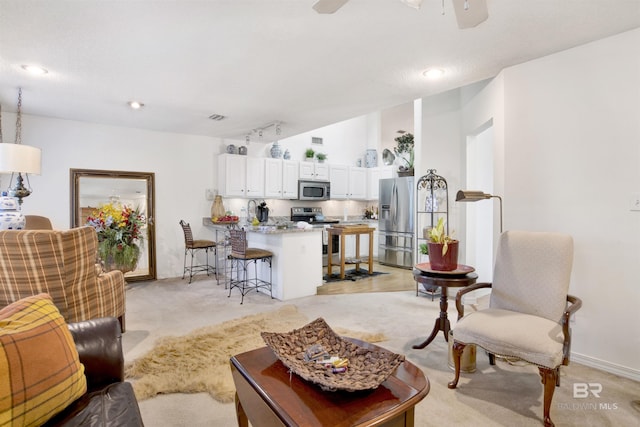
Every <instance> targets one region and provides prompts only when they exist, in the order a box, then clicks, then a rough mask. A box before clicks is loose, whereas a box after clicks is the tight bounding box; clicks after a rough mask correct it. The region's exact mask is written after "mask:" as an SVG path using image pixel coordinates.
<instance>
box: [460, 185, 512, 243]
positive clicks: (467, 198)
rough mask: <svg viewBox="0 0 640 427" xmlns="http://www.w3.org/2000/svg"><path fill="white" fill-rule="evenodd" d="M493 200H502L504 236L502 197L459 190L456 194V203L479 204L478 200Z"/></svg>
mask: <svg viewBox="0 0 640 427" xmlns="http://www.w3.org/2000/svg"><path fill="white" fill-rule="evenodd" d="M491 198H495V199H498V200H500V234H502V197H500V196H494V195H493V194H487V193H483V192H482V191H472V190H458V192H457V193H456V202H477V201H478V200H486V199H491Z"/></svg>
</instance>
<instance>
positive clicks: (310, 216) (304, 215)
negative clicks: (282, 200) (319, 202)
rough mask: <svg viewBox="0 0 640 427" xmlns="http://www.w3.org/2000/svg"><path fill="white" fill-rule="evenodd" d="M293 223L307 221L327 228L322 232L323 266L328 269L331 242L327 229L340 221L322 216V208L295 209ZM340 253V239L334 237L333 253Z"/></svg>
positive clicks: (332, 241) (332, 240) (332, 242)
mask: <svg viewBox="0 0 640 427" xmlns="http://www.w3.org/2000/svg"><path fill="white" fill-rule="evenodd" d="M291 221H296V222H297V221H305V222H308V223H309V224H311V226H313V227H319V228H325V230H323V231H322V265H323V267H326V266H327V264H328V262H327V261H328V260H327V257H328V253H329V241H328V233H327V231H326V228H328V227H330V226H331V224H338V223H339V222H340V221H338V220H337V219H327V218H325V216H324V215H323V214H322V208H320V207H294V208H291ZM339 251H340V237H339V236H333V238H332V239H331V252H332V253H333V254H336V255H337V254H338V253H339Z"/></svg>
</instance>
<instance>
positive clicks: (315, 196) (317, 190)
mask: <svg viewBox="0 0 640 427" xmlns="http://www.w3.org/2000/svg"><path fill="white" fill-rule="evenodd" d="M330 196H331V183H330V182H329V181H305V180H302V179H301V180H299V181H298V200H329V197H330Z"/></svg>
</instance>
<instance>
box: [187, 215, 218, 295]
mask: <svg viewBox="0 0 640 427" xmlns="http://www.w3.org/2000/svg"><path fill="white" fill-rule="evenodd" d="M180 225H181V226H182V231H183V232H184V269H183V270H182V278H183V279H184V276H185V274H186V273H187V271H188V272H189V283H191V279H193V276H194V275H195V274H197V273H199V272H203V271H204V272H206V273H207V276H209V275H210V274H211V273H215V274H216V279H217V272H218V269H217V260H218V256H217V252H216V242H214V241H213V240H193V233H191V226H190V225H189V224H188V223H186V222H184V220H180ZM200 250H204V251H205V254H206V257H207V262H206V264H197V265H193V258H194V256H195V254H196V252H198V251H200ZM209 251H213V253H214V255H215V256H214V258H215V260H216V261H215V266H211V265H209ZM187 254H191V264H190V265H189V266H187Z"/></svg>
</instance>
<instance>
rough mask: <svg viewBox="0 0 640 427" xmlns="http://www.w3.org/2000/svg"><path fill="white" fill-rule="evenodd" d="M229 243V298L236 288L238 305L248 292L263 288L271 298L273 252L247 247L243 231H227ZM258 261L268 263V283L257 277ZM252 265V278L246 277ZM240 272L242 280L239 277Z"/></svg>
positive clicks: (245, 234) (245, 235)
mask: <svg viewBox="0 0 640 427" xmlns="http://www.w3.org/2000/svg"><path fill="white" fill-rule="evenodd" d="M229 235H230V241H231V254H230V255H229V260H230V263H231V272H230V275H229V297H231V291H232V290H233V288H238V289H239V290H240V294H242V299H241V300H240V304H242V303H243V302H244V296H245V295H246V294H247V293H249V291H251V290H253V289H255V290H256V292H258V289H260V288H265V289H269V295H270V296H271V298H273V292H272V289H271V282H272V279H273V270H272V268H271V261H272V259H273V252H271V251H268V250H266V249H257V248H249V247H247V233H246V231H245V230H229ZM258 261H262V262H268V263H269V281H268V282H267V281H266V280H262V279H260V278H259V277H258ZM251 264H253V277H252V278H250V277H249V275H248V268H249V266H250V265H251ZM234 268H235V270H236V277H235V278H234V277H233V270H234ZM241 270H242V278H241V277H240V276H241V274H240V273H241Z"/></svg>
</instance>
